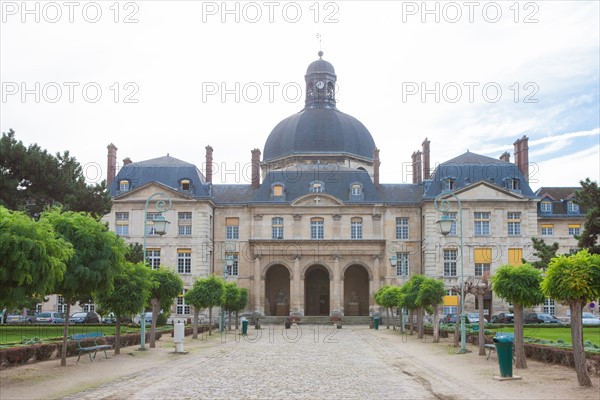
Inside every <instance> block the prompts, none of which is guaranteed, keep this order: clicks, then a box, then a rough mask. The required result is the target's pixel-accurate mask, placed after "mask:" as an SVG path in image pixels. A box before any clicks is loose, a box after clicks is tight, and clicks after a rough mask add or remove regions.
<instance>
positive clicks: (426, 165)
mask: <svg viewBox="0 0 600 400" xmlns="http://www.w3.org/2000/svg"><path fill="white" fill-rule="evenodd" d="M429 143H431V142H430V141H429V140H427V138H425V140H424V141H423V179H425V180H427V179H429V172H430V164H429Z"/></svg>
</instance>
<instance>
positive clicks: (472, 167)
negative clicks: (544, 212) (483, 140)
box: [424, 151, 535, 199]
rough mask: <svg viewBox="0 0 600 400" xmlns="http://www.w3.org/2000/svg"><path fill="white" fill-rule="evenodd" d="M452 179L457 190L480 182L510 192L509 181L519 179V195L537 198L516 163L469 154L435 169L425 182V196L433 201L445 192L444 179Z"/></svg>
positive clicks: (464, 154)
mask: <svg viewBox="0 0 600 400" xmlns="http://www.w3.org/2000/svg"><path fill="white" fill-rule="evenodd" d="M448 178H450V179H453V180H454V181H455V189H460V188H463V187H466V186H468V185H471V184H473V183H477V182H480V181H487V182H488V183H491V184H493V185H495V186H498V187H501V188H504V189H506V181H507V180H509V179H515V178H516V179H519V184H520V190H518V191H515V192H517V193H520V194H521V195H523V196H525V197H529V198H534V197H535V194H534V193H533V191H532V190H531V188H530V187H529V184H528V183H527V182H526V181H525V177H524V176H523V174H522V173H521V171H519V168H518V167H517V166H516V165H515V164H513V163H510V162H506V161H502V160H499V159H495V158H491V157H486V156H482V155H479V154H476V153H471V152H469V151H467V152H466V153H463V154H461V155H459V156H458V157H454V158H453V159H451V160H448V161H446V162H444V163H442V164H440V165H439V166H438V167H437V168H436V169H435V171H434V172H433V174H432V175H431V179H430V180H429V181H427V182H426V183H425V196H424V197H425V198H429V199H432V198H435V197H436V196H437V195H439V194H440V193H441V192H442V188H443V183H444V180H445V179H448Z"/></svg>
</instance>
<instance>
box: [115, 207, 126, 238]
mask: <svg viewBox="0 0 600 400" xmlns="http://www.w3.org/2000/svg"><path fill="white" fill-rule="evenodd" d="M115 219H116V221H115V225H116V233H117V235H119V236H129V213H128V212H118V213H115Z"/></svg>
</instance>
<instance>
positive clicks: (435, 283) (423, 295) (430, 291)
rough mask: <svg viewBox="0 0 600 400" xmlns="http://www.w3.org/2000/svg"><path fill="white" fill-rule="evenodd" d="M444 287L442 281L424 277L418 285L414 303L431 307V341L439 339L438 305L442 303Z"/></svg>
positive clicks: (436, 341) (435, 341) (444, 292)
mask: <svg viewBox="0 0 600 400" xmlns="http://www.w3.org/2000/svg"><path fill="white" fill-rule="evenodd" d="M445 294H446V289H445V288H444V282H443V281H441V280H439V279H434V278H425V279H423V281H422V282H421V285H420V287H419V293H418V294H417V299H416V303H417V304H418V305H419V306H420V307H431V308H433V342H434V343H438V342H439V341H440V333H439V323H438V322H439V305H440V304H443V301H444V295H445Z"/></svg>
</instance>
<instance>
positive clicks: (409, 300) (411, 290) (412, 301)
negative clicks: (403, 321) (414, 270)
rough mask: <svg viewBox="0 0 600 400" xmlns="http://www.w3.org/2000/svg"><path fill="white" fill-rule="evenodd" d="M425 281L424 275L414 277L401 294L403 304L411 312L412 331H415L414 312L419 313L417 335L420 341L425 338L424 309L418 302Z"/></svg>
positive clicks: (405, 285)
mask: <svg viewBox="0 0 600 400" xmlns="http://www.w3.org/2000/svg"><path fill="white" fill-rule="evenodd" d="M424 280H425V276H424V275H413V276H412V277H411V278H410V280H409V281H408V282H407V283H405V284H404V285H402V287H403V288H404V287H406V289H405V291H403V292H401V293H402V295H401V297H402V299H403V300H402V302H403V303H404V306H405V307H406V308H408V309H409V310H410V312H411V331H413V330H414V326H413V324H412V319H413V312H414V311H416V312H417V335H418V338H419V339H422V338H423V307H422V306H421V305H419V303H418V302H417V297H418V296H419V290H421V284H422V283H423V281H424Z"/></svg>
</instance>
